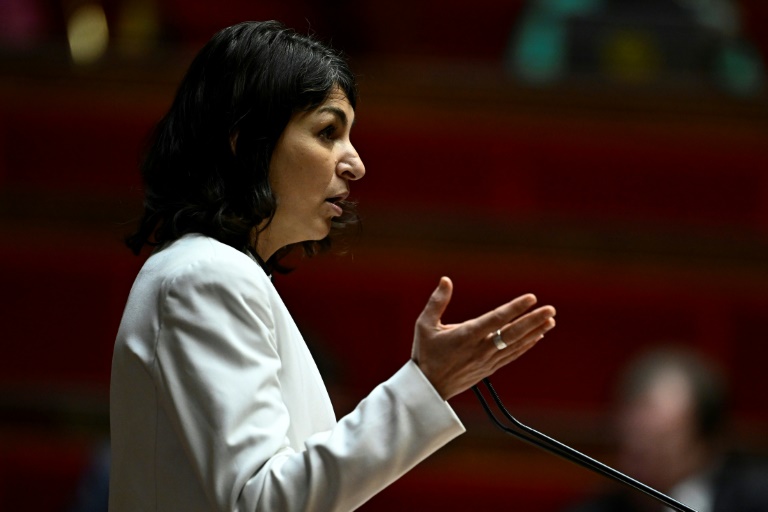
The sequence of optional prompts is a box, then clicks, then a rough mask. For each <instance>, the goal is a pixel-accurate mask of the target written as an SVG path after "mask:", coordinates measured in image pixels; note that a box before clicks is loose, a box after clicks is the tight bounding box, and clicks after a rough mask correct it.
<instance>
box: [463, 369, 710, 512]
mask: <svg viewBox="0 0 768 512" xmlns="http://www.w3.org/2000/svg"><path fill="white" fill-rule="evenodd" d="M483 384H484V385H485V387H486V388H487V389H488V392H489V393H490V394H491V398H493V401H494V402H495V403H496V406H497V407H498V408H499V410H500V411H501V413H502V414H503V415H504V417H505V418H507V420H509V421H510V422H512V424H513V425H514V426H515V427H516V428H517V429H518V430H515V429H513V428H510V427H508V426H506V425H504V424H503V423H502V422H501V421H499V419H498V418H496V416H495V415H494V414H493V411H491V407H490V406H489V405H488V402H486V400H485V397H484V396H483V394H482V393H481V392H480V388H479V387H478V386H476V385H475V386H472V391H474V393H475V395H476V396H477V399H478V400H480V405H482V406H483V409H484V410H485V412H486V413H487V414H488V417H489V418H491V421H493V423H494V425H496V426H497V427H499V428H500V429H501V430H503V431H504V432H506V433H507V434H510V435H512V436H514V437H517V438H518V439H521V440H523V441H525V442H527V443H530V444H532V445H534V446H537V447H539V448H541V449H542V450H545V451H548V452H550V453H553V454H555V455H557V456H559V457H562V458H564V459H566V460H569V461H571V462H573V463H575V464H578V465H580V466H582V467H585V468H587V469H591V470H592V471H594V472H595V473H599V474H601V475H603V476H606V477H608V478H611V479H613V480H616V481H618V482H621V483H623V484H625V485H628V486H630V487H632V488H634V489H637V490H638V491H641V492H644V493H645V494H647V495H649V496H651V497H652V498H654V499H656V500H657V501H660V502H662V503H663V504H665V505H666V506H668V507H670V508H673V509H674V510H678V511H680V512H696V511H695V510H694V509H692V508H690V507H689V506H687V505H684V504H682V503H680V502H679V501H677V500H675V499H673V498H670V497H669V496H667V495H666V494H664V493H662V492H659V491H657V490H656V489H654V488H653V487H650V486H648V485H646V484H644V483H642V482H640V481H638V480H635V479H634V478H631V477H629V476H627V475H625V474H624V473H622V472H620V471H617V470H615V469H613V468H612V467H610V466H608V465H606V464H603V463H602V462H600V461H597V460H595V459H593V458H592V457H589V456H587V455H584V454H583V453H581V452H579V451H577V450H574V449H573V448H571V447H570V446H567V445H565V444H563V443H561V442H560V441H558V440H556V439H553V438H551V437H549V436H547V435H545V434H542V433H541V432H538V431H537V430H534V429H532V428H531V427H528V426H526V425H524V424H523V423H521V422H520V421H518V420H517V419H516V418H515V417H514V416H512V414H510V413H509V411H507V409H506V407H504V404H503V403H502V402H501V398H499V395H498V393H496V390H495V389H493V386H492V385H491V381H490V380H488V379H487V378H486V379H483Z"/></svg>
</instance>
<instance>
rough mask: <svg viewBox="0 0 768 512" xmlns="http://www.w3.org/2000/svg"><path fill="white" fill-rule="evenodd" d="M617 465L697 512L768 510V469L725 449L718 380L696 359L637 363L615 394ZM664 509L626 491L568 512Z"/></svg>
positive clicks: (670, 353) (680, 355)
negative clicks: (617, 402) (616, 401)
mask: <svg viewBox="0 0 768 512" xmlns="http://www.w3.org/2000/svg"><path fill="white" fill-rule="evenodd" d="M618 399H619V406H618V417H617V420H618V425H617V436H618V438H617V442H618V466H619V469H621V470H622V471H624V472H626V473H627V474H628V475H629V476H632V477H633V478H636V479H638V480H640V481H641V482H644V483H646V484H648V485H650V486H651V487H654V488H656V489H658V490H660V491H662V492H664V493H667V494H669V495H670V496H672V497H673V498H675V499H677V500H678V501H680V502H682V503H684V504H686V505H688V506H689V507H692V508H693V509H695V510H697V511H698V512H765V511H768V465H766V464H764V463H762V462H758V461H757V460H755V459H752V460H748V458H747V457H745V456H743V455H737V454H735V453H732V451H731V450H730V449H729V446H728V443H727V442H726V435H725V433H726V420H727V414H726V410H727V407H726V405H727V393H726V387H725V383H724V381H723V378H722V376H721V375H720V374H719V373H718V372H717V371H716V370H715V369H714V367H712V366H711V365H709V364H708V363H707V362H706V361H704V360H703V359H702V358H701V357H699V356H697V355H696V354H693V353H690V352H687V351H681V350H668V349H664V350H656V351H653V352H650V353H648V354H646V355H644V356H643V357H641V358H640V359H638V360H636V361H635V362H634V363H633V364H632V365H631V366H630V367H629V369H628V371H627V373H626V374H625V375H624V378H623V380H622V381H621V384H620V387H619V396H618ZM662 510H668V509H665V508H663V507H662V506H661V505H659V504H658V503H657V502H655V501H654V500H652V499H651V498H648V497H646V496H645V495H644V494H641V493H640V492H637V491H634V490H632V489H629V488H622V489H616V490H614V491H611V492H608V493H606V494H604V495H602V496H600V497H598V498H596V499H594V500H592V501H590V502H588V503H584V504H582V505H580V506H578V507H575V508H573V509H571V512H651V511H653V512H656V511H662Z"/></svg>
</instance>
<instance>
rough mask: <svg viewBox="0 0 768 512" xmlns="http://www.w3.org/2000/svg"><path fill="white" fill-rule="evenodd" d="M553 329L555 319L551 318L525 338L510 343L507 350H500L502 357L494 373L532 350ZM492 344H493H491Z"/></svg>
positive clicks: (529, 332) (495, 366)
mask: <svg viewBox="0 0 768 512" xmlns="http://www.w3.org/2000/svg"><path fill="white" fill-rule="evenodd" d="M553 327H555V319H554V318H551V317H550V318H549V319H548V320H547V321H546V322H544V323H543V324H541V325H538V326H536V327H535V328H534V329H532V330H531V331H528V332H527V333H525V335H524V336H522V337H520V338H517V339H516V340H515V341H514V342H511V343H508V344H507V348H504V349H502V350H498V352H500V354H499V356H500V357H499V358H498V359H497V360H496V363H495V364H494V368H493V371H496V370H498V369H499V368H501V367H502V366H505V365H507V364H509V363H511V362H512V361H514V360H515V359H517V358H518V357H520V356H522V355H523V354H525V353H526V352H528V351H529V350H530V349H532V348H533V346H534V345H536V343H538V342H539V341H540V340H541V339H542V338H543V337H544V335H545V334H546V333H547V331H549V330H550V329H552V328H553ZM502 332H503V331H502ZM502 339H503V338H502ZM491 344H493V343H492V342H491ZM494 348H496V347H494Z"/></svg>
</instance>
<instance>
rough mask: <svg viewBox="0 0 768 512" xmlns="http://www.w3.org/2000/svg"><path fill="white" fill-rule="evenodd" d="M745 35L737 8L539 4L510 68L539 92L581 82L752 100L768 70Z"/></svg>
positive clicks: (715, 2)
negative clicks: (705, 91) (703, 90)
mask: <svg viewBox="0 0 768 512" xmlns="http://www.w3.org/2000/svg"><path fill="white" fill-rule="evenodd" d="M740 34H741V22H740V20H739V16H738V10H737V9H736V7H735V6H734V4H733V3H732V2H731V1H730V0H709V1H699V0H654V1H647V2H641V1H635V2H629V1H626V0H531V1H530V2H529V3H528V5H527V7H526V10H525V11H524V14H523V16H521V18H520V20H519V22H518V26H517V27H516V29H515V31H514V33H513V34H512V36H511V37H510V39H509V44H508V47H507V53H506V59H505V67H506V69H507V72H508V73H509V74H510V75H512V76H513V77H514V78H515V79H517V80H519V81H521V82H523V83H527V84H530V85H534V86H546V85H551V84H555V83H558V82H561V81H563V80H565V79H568V78H571V79H572V78H577V77H578V78H580V79H588V80H592V81H603V82H607V83H623V84H628V85H633V86H650V87H652V86H658V85H661V86H664V85H669V86H673V87H680V86H681V85H682V86H684V87H693V88H697V87H711V88H714V87H717V88H719V89H721V90H723V91H725V92H728V93H729V94H733V95H738V96H752V95H756V94H759V93H760V92H761V91H762V90H763V88H764V85H765V69H764V65H763V60H762V57H761V55H760V54H759V52H758V51H757V50H756V49H755V47H753V46H752V45H751V44H749V42H747V41H745V40H744V39H743V37H742V36H741V35H740Z"/></svg>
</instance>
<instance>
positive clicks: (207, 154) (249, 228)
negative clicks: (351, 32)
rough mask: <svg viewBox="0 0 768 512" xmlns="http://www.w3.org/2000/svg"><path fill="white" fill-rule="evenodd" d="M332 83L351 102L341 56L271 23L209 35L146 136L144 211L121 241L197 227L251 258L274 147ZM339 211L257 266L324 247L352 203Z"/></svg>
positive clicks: (264, 216)
mask: <svg viewBox="0 0 768 512" xmlns="http://www.w3.org/2000/svg"><path fill="white" fill-rule="evenodd" d="M335 87H339V88H340V89H341V90H342V91H344V93H345V94H346V95H347V98H348V99H349V102H350V104H351V105H352V108H355V106H356V104H357V85H356V83H355V77H354V75H353V74H352V72H351V70H350V69H349V66H348V64H347V62H346V61H345V59H344V58H343V57H342V56H341V55H340V54H339V53H338V52H336V51H334V50H332V49H331V48H329V47H327V46H325V45H323V44H322V43H320V42H318V41H316V40H315V39H313V38H311V37H309V36H304V35H300V34H298V33H296V32H295V31H293V30H291V29H289V28H286V27H285V26H283V25H282V24H280V23H278V22H276V21H265V22H245V23H240V24H238V25H234V26H231V27H228V28H225V29H223V30H221V31H220V32H218V33H217V34H216V35H214V36H213V38H212V39H211V40H210V41H209V42H208V43H207V44H206V45H205V46H204V47H203V49H202V50H201V51H200V53H199V54H198V55H197V56H196V57H195V59H194V60H193V61H192V64H191V65H190V67H189V70H188V71H187V73H186V75H185V77H184V79H183V80H182V82H181V85H180V86H179V89H178V91H177V93H176V97H175V99H174V101H173V104H172V105H171V108H170V110H169V111H168V113H167V114H166V115H165V117H163V118H162V119H161V121H160V122H159V123H158V125H157V126H156V127H155V130H154V132H153V133H152V136H151V138H150V140H149V144H148V147H147V151H146V155H145V157H144V161H143V164H142V167H141V173H142V178H143V181H144V194H145V197H144V213H143V215H142V217H141V219H140V221H139V226H138V229H137V231H136V232H135V233H134V234H132V235H130V236H129V237H127V238H126V245H128V247H129V248H130V249H131V250H132V251H133V252H134V253H135V254H139V253H140V252H141V250H142V248H143V247H144V246H145V245H149V246H157V245H162V244H165V243H167V242H170V241H173V240H176V239H177V238H179V237H181V236H182V235H185V234H187V233H202V234H204V235H207V236H210V237H213V238H215V239H217V240H219V241H220V242H222V243H225V244H227V245H230V246H232V247H234V248H236V249H238V250H243V251H245V250H247V251H251V252H252V253H253V254H254V255H256V254H255V250H254V246H252V240H251V235H252V232H254V228H255V227H257V226H260V225H262V223H263V225H262V229H263V226H265V225H268V224H269V222H270V221H271V220H272V217H273V216H274V214H275V209H276V200H275V196H274V194H273V192H272V188H271V187H270V184H269V164H270V160H271V157H272V152H273V150H274V148H275V145H276V144H277V141H278V139H279V138H280V135H281V134H282V132H283V130H284V129H285V127H286V125H287V124H288V121H289V120H290V118H291V116H292V115H293V114H294V113H296V112H299V111H302V110H304V111H307V110H312V109H313V108H315V107H317V106H319V105H320V104H322V103H323V102H324V101H325V100H326V99H327V97H328V95H329V94H330V92H331V91H332V90H333V89H334V88H335ZM342 208H343V210H344V214H343V215H342V216H340V217H337V218H335V219H334V222H333V225H332V229H331V234H330V235H329V236H328V237H326V238H324V239H323V240H319V241H306V242H301V243H299V244H294V245H293V246H288V247H285V248H282V249H281V250H280V251H278V252H277V253H275V255H274V256H272V257H271V258H270V260H269V261H267V262H261V260H259V261H260V262H261V263H262V266H265V267H269V269H277V270H280V268H281V267H280V265H279V260H280V259H281V258H282V257H283V256H285V255H286V254H287V253H288V252H290V250H291V249H292V248H293V247H294V246H296V245H301V246H302V247H303V249H304V252H305V254H307V255H309V256H311V255H313V254H315V253H317V252H319V251H321V250H324V249H327V248H328V247H330V240H331V238H332V237H333V236H335V235H336V234H338V233H339V232H340V231H343V230H345V229H346V228H348V227H349V226H350V225H355V224H357V220H358V218H357V214H356V213H355V211H354V205H353V204H352V203H349V202H346V203H344V204H342ZM265 221H266V222H265ZM256 236H258V233H257V235H256ZM256 256H257V257H258V255H256Z"/></svg>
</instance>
